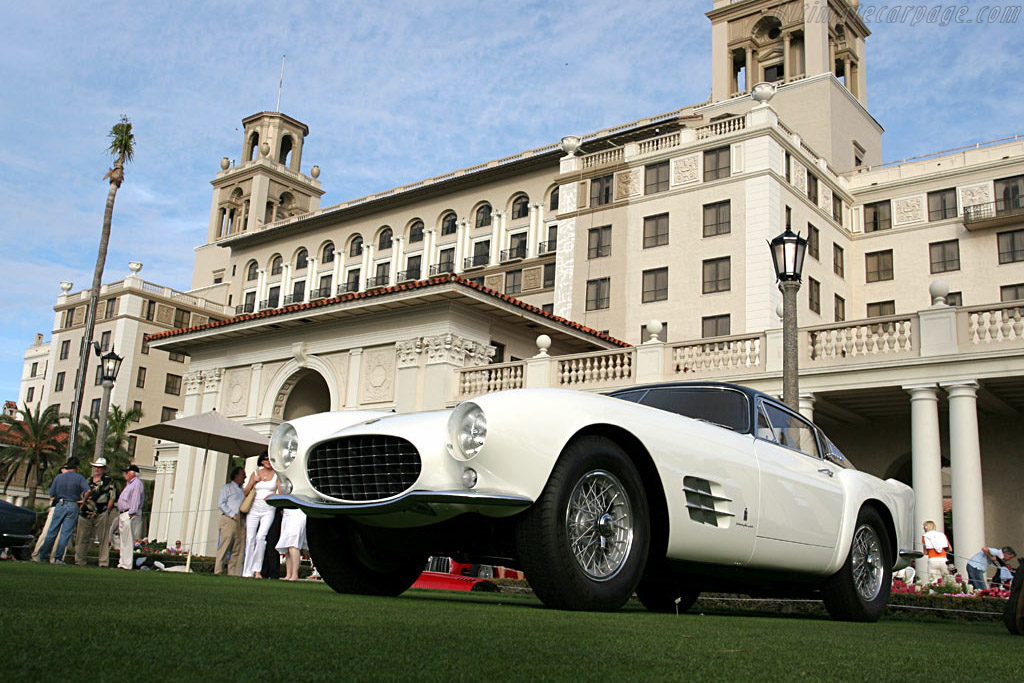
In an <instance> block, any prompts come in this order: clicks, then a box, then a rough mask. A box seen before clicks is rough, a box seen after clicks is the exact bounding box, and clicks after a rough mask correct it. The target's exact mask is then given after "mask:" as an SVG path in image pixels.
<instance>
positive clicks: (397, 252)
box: [390, 237, 405, 285]
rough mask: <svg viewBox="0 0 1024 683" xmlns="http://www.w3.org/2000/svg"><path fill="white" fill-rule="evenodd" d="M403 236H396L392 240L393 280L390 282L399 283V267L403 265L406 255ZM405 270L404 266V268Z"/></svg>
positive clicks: (391, 275)
mask: <svg viewBox="0 0 1024 683" xmlns="http://www.w3.org/2000/svg"><path fill="white" fill-rule="evenodd" d="M402 240H403V238H402V237H396V238H394V240H392V245H391V273H390V277H391V281H390V284H392V285H395V284H398V282H397V278H398V269H399V268H401V267H402V257H403V256H404V255H405V254H404V251H403V250H402ZM403 270H404V268H403Z"/></svg>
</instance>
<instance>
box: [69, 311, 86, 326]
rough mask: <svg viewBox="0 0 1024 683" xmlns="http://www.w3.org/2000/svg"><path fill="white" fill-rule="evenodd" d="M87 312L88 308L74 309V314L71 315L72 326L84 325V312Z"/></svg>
mask: <svg viewBox="0 0 1024 683" xmlns="http://www.w3.org/2000/svg"><path fill="white" fill-rule="evenodd" d="M86 310H88V306H79V307H77V308H76V309H75V312H74V313H73V314H72V315H71V324H72V325H81V324H83V323H85V312H86Z"/></svg>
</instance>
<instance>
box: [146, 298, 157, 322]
mask: <svg viewBox="0 0 1024 683" xmlns="http://www.w3.org/2000/svg"><path fill="white" fill-rule="evenodd" d="M155 317H156V302H155V301H147V302H146V320H149V321H150V322H152V320H153V318H155Z"/></svg>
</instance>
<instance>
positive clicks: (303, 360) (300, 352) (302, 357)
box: [292, 342, 309, 368]
mask: <svg viewBox="0 0 1024 683" xmlns="http://www.w3.org/2000/svg"><path fill="white" fill-rule="evenodd" d="M292 358H294V359H295V362H296V363H298V364H299V367H300V368H306V367H309V355H308V354H307V353H306V342H295V343H294V344H292Z"/></svg>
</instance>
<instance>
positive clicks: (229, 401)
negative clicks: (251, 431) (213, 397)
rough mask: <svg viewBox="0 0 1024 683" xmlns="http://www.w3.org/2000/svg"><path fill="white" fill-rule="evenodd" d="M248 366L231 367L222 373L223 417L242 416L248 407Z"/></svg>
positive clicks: (249, 375)
mask: <svg viewBox="0 0 1024 683" xmlns="http://www.w3.org/2000/svg"><path fill="white" fill-rule="evenodd" d="M251 374H252V372H251V370H250V369H249V368H231V369H230V370H228V371H226V372H225V373H224V387H225V391H224V398H223V400H222V401H221V412H222V413H223V414H224V416H225V417H244V416H245V414H246V411H247V410H248V409H249V382H250V378H251Z"/></svg>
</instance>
